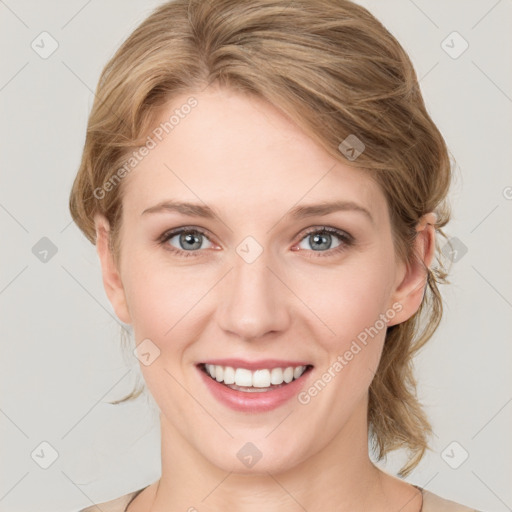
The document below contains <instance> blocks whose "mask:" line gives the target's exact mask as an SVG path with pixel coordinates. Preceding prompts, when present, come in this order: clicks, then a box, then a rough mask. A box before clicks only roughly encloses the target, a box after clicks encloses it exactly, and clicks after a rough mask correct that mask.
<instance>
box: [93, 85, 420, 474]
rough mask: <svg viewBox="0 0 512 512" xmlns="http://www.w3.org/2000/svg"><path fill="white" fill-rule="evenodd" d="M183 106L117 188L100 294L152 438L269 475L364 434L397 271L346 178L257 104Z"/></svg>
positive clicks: (205, 98)
mask: <svg viewBox="0 0 512 512" xmlns="http://www.w3.org/2000/svg"><path fill="white" fill-rule="evenodd" d="M189 97H190V95H183V96H181V97H179V98H176V99H175V100H173V102H172V105H170V106H169V108H166V109H165V111H163V112H162V115H161V117H160V120H159V121H158V122H162V123H163V122H165V121H167V120H169V118H170V116H171V115H172V114H173V112H174V111H175V110H176V109H180V107H181V106H182V105H185V104H186V103H187V99H188V98H189ZM194 97H195V98H196V100H197V105H196V106H195V107H193V108H191V109H184V110H186V111H187V112H189V113H188V114H187V115H182V116H178V117H179V122H178V123H177V124H176V125H175V126H174V127H173V129H172V131H169V133H168V134H165V131H164V136H163V137H161V138H162V140H161V141H159V140H158V138H156V137H155V136H154V135H151V136H152V138H153V139H154V141H156V147H153V148H152V149H150V150H149V151H148V152H147V153H148V154H147V155H146V156H145V157H143V158H142V159H141V161H140V162H139V163H138V164H137V166H136V167H135V169H133V170H132V171H131V172H130V174H129V175H127V176H126V177H125V178H124V181H123V182H122V186H123V188H124V197H123V220H122V230H121V260H120V267H119V276H118V277H116V272H115V270H113V269H112V268H110V270H109V268H108V264H107V263H106V258H105V257H103V258H102V264H103V271H104V280H105V285H106V288H107V293H108V295H109V298H110V300H111V301H112V304H113V305H114V308H115V310H116V313H117V314H118V316H119V317H120V318H121V320H123V321H124V322H126V323H130V324H132V325H133V329H134V334H135V341H136V344H140V343H142V345H140V348H139V356H140V359H141V369H142V372H143V375H144V378H145V381H146V383H147V386H148V388H149V390H150V392H151V394H152V395H153V397H154V398H155V400H156V402H157V404H158V406H159V408H160V410H161V419H162V422H163V425H164V428H165V432H166V433H167V434H168V435H169V436H173V439H176V442H182V443H183V446H185V445H186V446H187V447H188V449H190V450H193V451H194V453H196V454H197V453H199V454H201V457H204V459H206V461H208V462H210V463H212V464H214V465H215V466H217V467H219V468H222V469H224V470H229V471H237V472H249V471H280V470H285V469H286V468H291V467H294V466H296V465H298V464H299V463H301V462H302V461H305V460H306V459H308V458H309V457H313V456H315V455H317V454H319V453H320V452H321V451H322V450H323V449H324V448H326V447H327V445H329V444H332V443H343V442H345V443H346V442H347V441H346V432H348V431H351V432H352V435H354V433H357V432H360V433H361V435H363V434H364V436H363V438H364V439H365V440H366V435H367V434H366V406H367V395H368V387H369V385H370V383H371V381H372V378H373V375H374V373H375V371H376V369H377V365H378V362H379V358H380V354H381V350H382V347H383V342H384V336H385V327H386V322H387V323H388V325H392V324H395V323H399V322H401V321H403V320H404V319H405V317H406V316H410V314H411V307H410V306H408V302H407V301H408V300H409V298H408V296H407V294H406V285H405V284H404V283H405V281H406V280H407V272H408V270H407V269H406V267H405V265H403V264H402V263H400V262H399V261H398V260H397V258H396V256H395V251H394V248H393V242H392V234H391V226H390V219H389V215H388V210H387V204H386V200H385V197H384V195H383V193H382V191H381V190H380V189H379V187H378V186H377V184H376V183H375V182H374V181H373V180H372V179H370V177H369V176H368V175H367V174H366V173H365V172H364V171H361V170H356V169H354V168H350V167H348V166H345V165H344V164H343V163H340V162H339V161H337V160H334V159H333V158H332V157H331V156H329V155H328V154H327V153H326V152H325V151H324V150H323V149H321V148H320V147H319V146H318V145H316V144H315V143H314V142H313V141H312V140H311V139H310V138H309V137H308V136H306V135H305V134H304V132H302V131H301V130H300V129H299V128H298V127H297V126H296V125H294V124H293V123H292V122H291V121H289V120H288V119H287V118H286V117H284V116H283V115H282V114H280V113H279V112H278V111H277V110H276V109H274V108H273V107H271V106H270V105H268V104H266V103H264V102H263V101H261V100H257V99H254V98H249V97H247V96H242V95H239V94H238V93H235V92H232V91H230V90H227V89H219V88H213V87H210V88H209V89H207V90H206V91H205V92H202V93H199V94H196V95H195V96H194ZM184 110H181V112H183V111H184ZM168 126H169V125H168ZM155 128H156V126H155ZM344 138H345V136H344V135H340V142H341V140H343V139H344ZM150 145H151V144H150ZM109 193H112V192H109ZM328 205H330V206H328ZM332 205H334V206H336V205H337V207H334V206H332ZM327 210H329V211H327ZM322 230H324V231H322ZM180 231H182V233H181V236H180ZM99 250H100V246H99ZM205 364H208V365H212V366H215V368H216V369H215V372H216V373H215V375H216V378H215V379H213V378H212V377H210V376H208V375H207V374H206V373H205ZM304 366H306V369H307V371H305V372H304V373H302V375H301V372H302V371H303V370H304V368H301V367H304ZM217 367H222V370H219V369H218V368H217ZM289 367H292V368H294V370H292V371H290V370H286V371H284V372H283V371H282V370H285V369H286V368H289ZM209 368H210V369H211V367H209ZM229 368H232V369H229ZM280 369H281V370H280ZM249 370H263V371H259V372H255V371H254V372H251V371H249ZM221 373H222V379H223V378H224V377H225V378H226V379H227V382H228V383H229V382H233V379H236V380H235V383H238V385H239V386H244V387H242V389H238V390H236V389H232V388H230V387H228V385H227V384H226V383H223V382H219V381H218V380H220V379H221V375H220V374H221ZM291 375H294V376H295V377H298V378H297V379H296V380H294V381H292V382H290V383H287V381H288V380H289V379H290V378H291ZM283 379H285V382H284V383H283V384H282V385H281V386H278V385H277V384H274V385H273V386H272V387H270V389H269V384H271V382H276V383H277V382H282V381H283ZM250 384H252V385H253V387H250V388H249V387H245V386H248V385H250ZM344 427H346V428H344ZM344 432H345V434H344ZM355 435H356V436H357V435H358V434H355ZM343 436H345V437H343ZM343 439H345V441H343ZM247 443H251V444H247ZM259 457H261V459H260V460H258V458H259ZM204 459H203V460H204ZM254 461H256V462H257V463H255V462H254ZM253 465H254V468H255V469H254V470H252V469H251V467H252V466H253Z"/></svg>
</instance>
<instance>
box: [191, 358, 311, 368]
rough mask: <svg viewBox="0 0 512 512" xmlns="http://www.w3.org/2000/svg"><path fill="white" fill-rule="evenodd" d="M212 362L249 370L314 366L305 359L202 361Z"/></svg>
mask: <svg viewBox="0 0 512 512" xmlns="http://www.w3.org/2000/svg"><path fill="white" fill-rule="evenodd" d="M200 364H201V365H204V364H212V365H217V366H231V367H232V368H245V369H247V370H251V371H254V370H263V369H269V370H272V369H273V368H288V367H289V366H292V367H294V368H295V367H297V366H312V365H311V364H310V363H308V362H305V361H290V360H284V359H260V360H259V361H246V360H245V359H209V360H208V361H203V362H202V363H200Z"/></svg>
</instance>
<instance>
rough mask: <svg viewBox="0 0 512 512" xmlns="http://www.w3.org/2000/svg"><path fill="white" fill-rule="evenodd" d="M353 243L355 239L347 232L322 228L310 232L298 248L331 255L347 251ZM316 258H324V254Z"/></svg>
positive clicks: (326, 227)
mask: <svg viewBox="0 0 512 512" xmlns="http://www.w3.org/2000/svg"><path fill="white" fill-rule="evenodd" d="M353 243H354V238H353V237H352V236H351V235H349V234H348V233H346V232H345V231H342V230H340V229H336V228H331V227H328V226H322V227H321V228H313V229H312V230H310V231H308V232H307V233H306V236H305V237H303V238H302V239H301V241H300V242H299V244H298V245H297V246H296V247H298V248H299V249H305V250H307V251H313V252H317V253H325V252H327V253H329V255H331V254H333V253H338V252H341V251H343V250H345V249H346V248H347V247H349V246H350V245H352V244H353ZM292 250H297V249H292ZM314 256H324V254H316V255H314Z"/></svg>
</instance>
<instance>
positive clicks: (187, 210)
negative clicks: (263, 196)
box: [142, 200, 374, 223]
mask: <svg viewBox="0 0 512 512" xmlns="http://www.w3.org/2000/svg"><path fill="white" fill-rule="evenodd" d="M339 211H354V212H359V213H362V214H363V215H365V216H366V217H367V218H368V219H369V220H370V221H371V222H372V223H373V222H374V220H373V217H372V215H371V213H370V211H369V210H367V209H366V208H364V207H363V206H361V205H359V204H357V203H354V202H353V201H334V202H324V203H319V204H312V205H299V206H296V207H295V208H292V209H291V210H290V211H289V212H287V213H286V215H285V217H291V218H293V219H298V220H299V219H303V218H306V217H313V216H321V215H328V214H329V213H335V212H339ZM162 212H178V213H181V214H182V215H188V216H190V217H203V218H206V219H215V218H217V217H219V215H218V213H217V212H216V211H215V210H213V209H212V208H210V207H209V206H206V205H201V204H197V203H187V202H179V201H173V200H168V201H163V202H161V203H158V204H157V205H155V206H152V207H150V208H147V209H146V210H144V211H143V212H142V215H145V214H148V213H162Z"/></svg>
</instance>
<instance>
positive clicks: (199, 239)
mask: <svg viewBox="0 0 512 512" xmlns="http://www.w3.org/2000/svg"><path fill="white" fill-rule="evenodd" d="M159 242H160V243H161V244H162V245H165V247H166V248H167V249H168V250H170V251H172V252H177V253H181V254H182V255H183V256H193V255H194V254H186V253H194V252H198V251H199V250H200V249H209V248H211V247H213V244H212V243H211V242H210V240H209V238H208V237H207V236H206V234H205V233H204V232H203V231H201V230H200V229H198V228H180V229H175V230H173V231H167V232H165V233H164V234H163V235H162V236H161V237H160V239H159ZM204 242H208V243H209V244H210V246H205V245H204ZM194 256H195V255H194Z"/></svg>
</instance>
